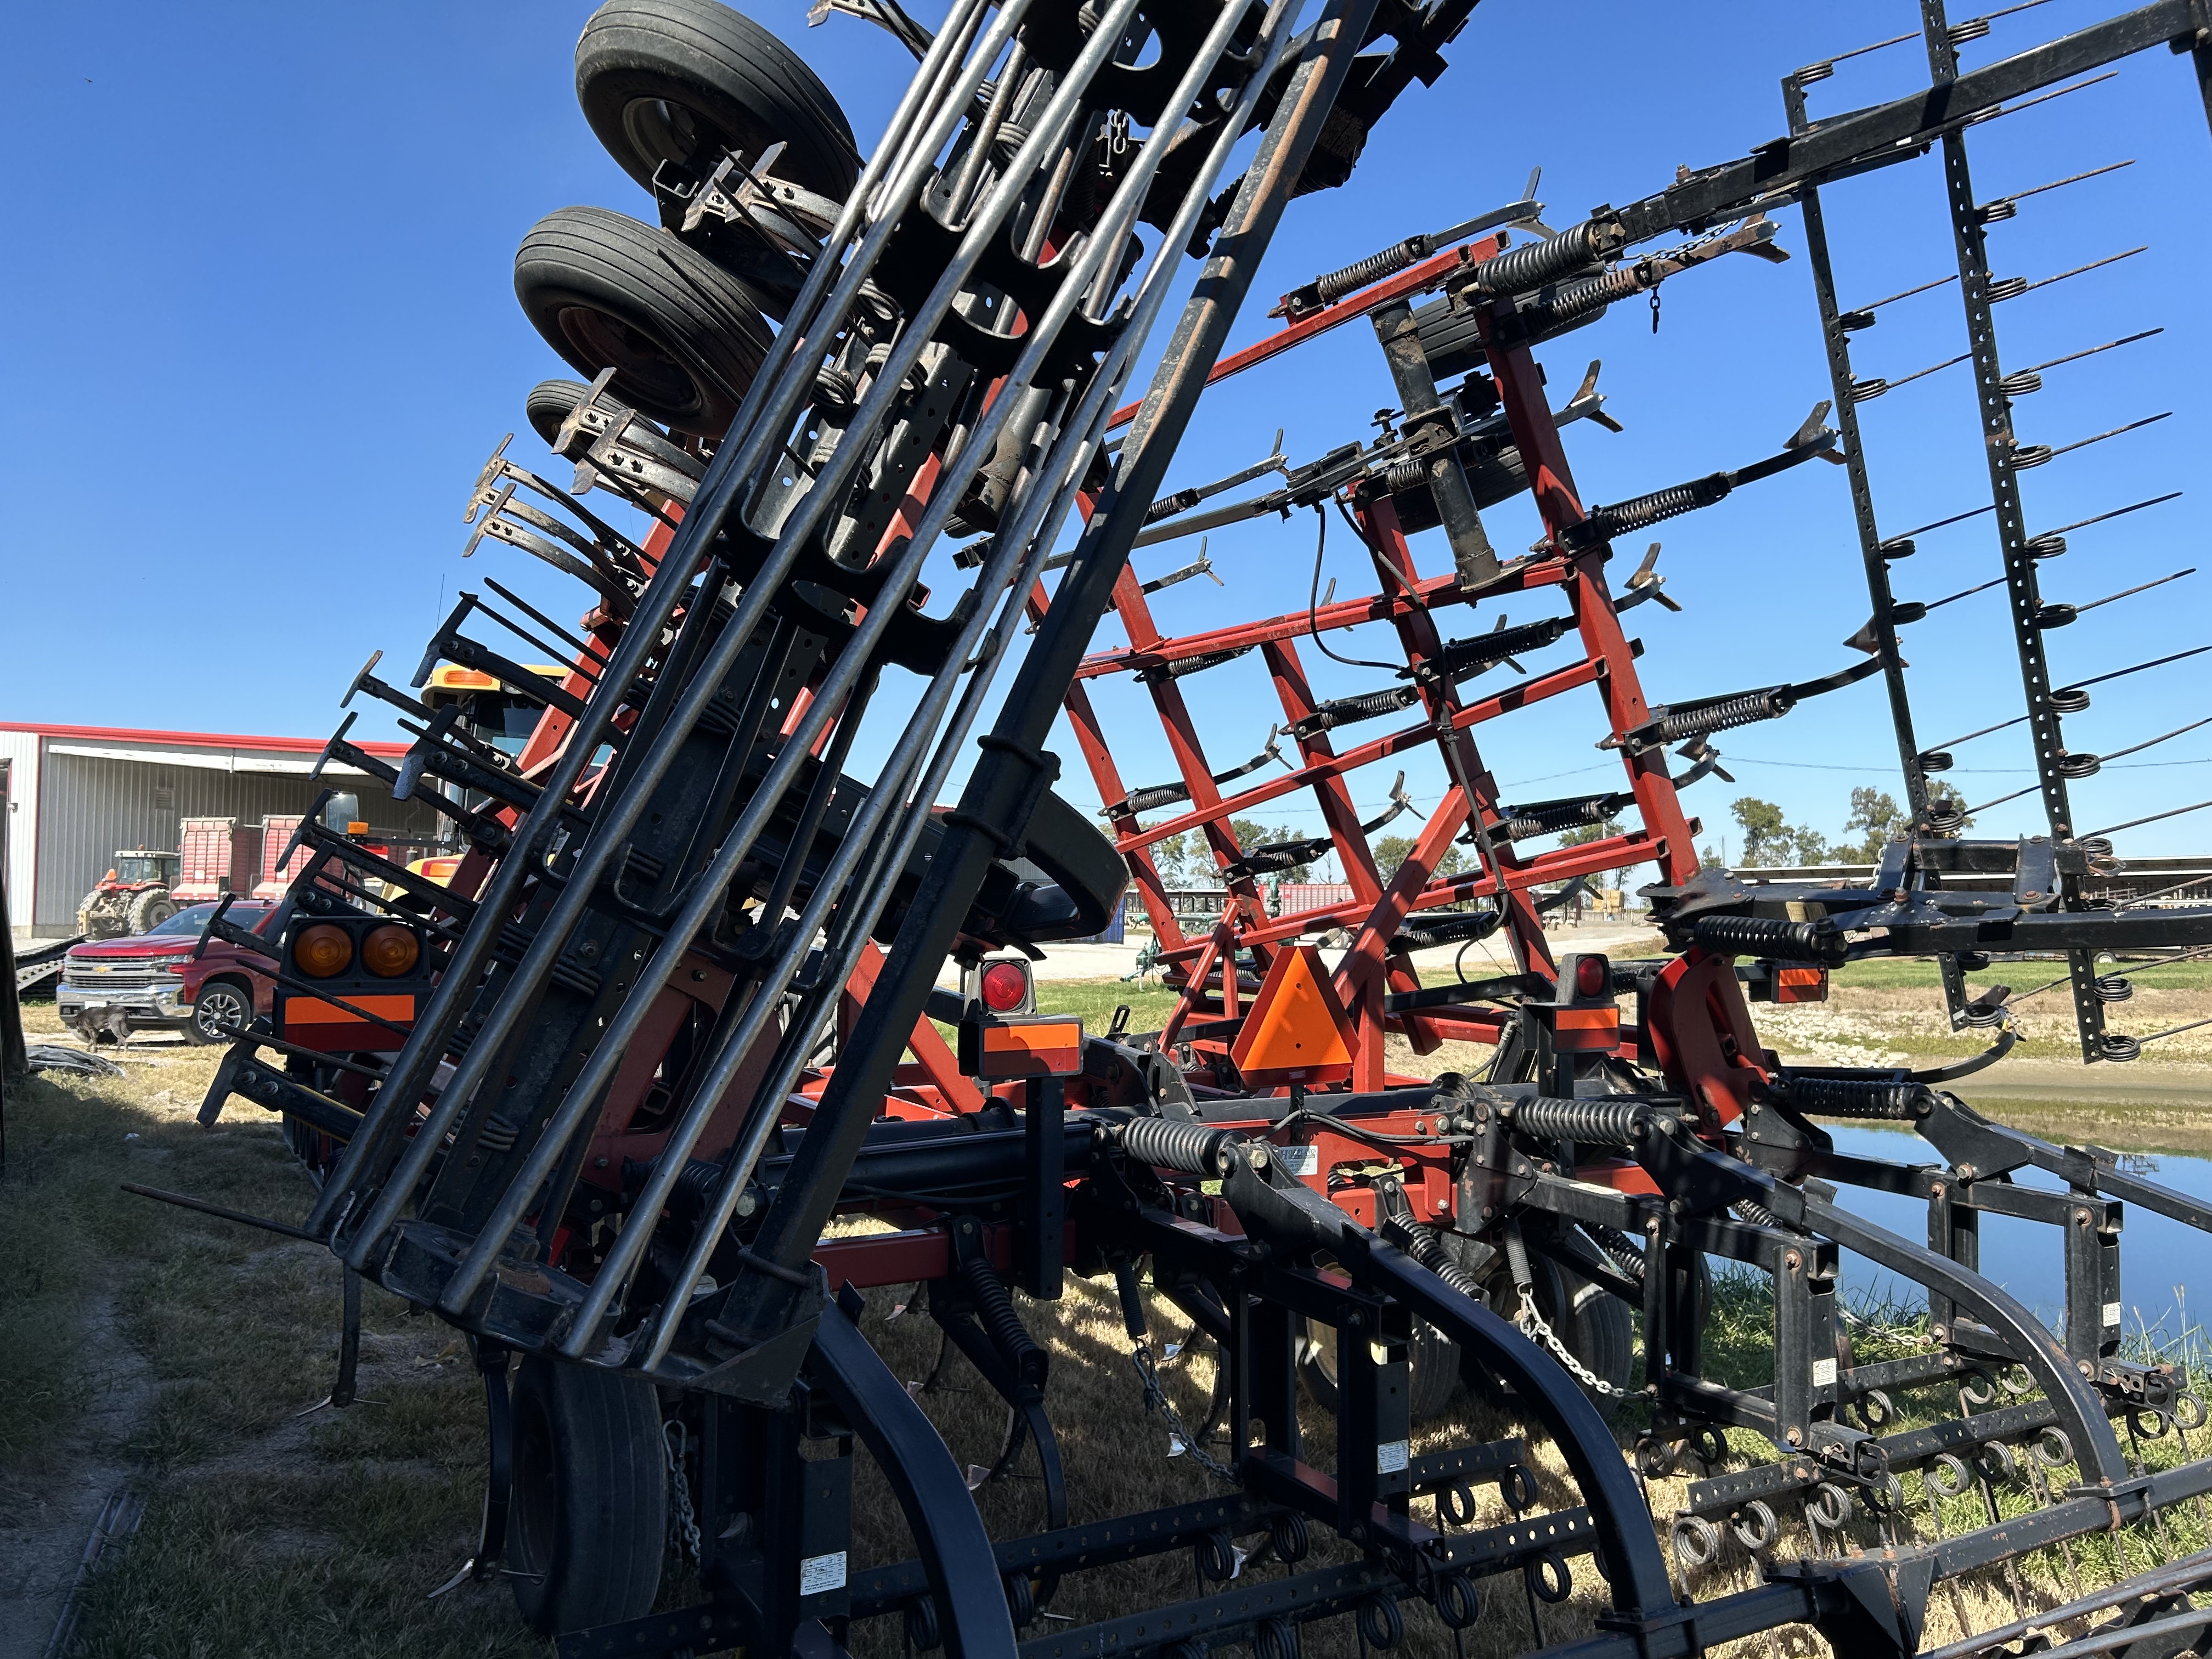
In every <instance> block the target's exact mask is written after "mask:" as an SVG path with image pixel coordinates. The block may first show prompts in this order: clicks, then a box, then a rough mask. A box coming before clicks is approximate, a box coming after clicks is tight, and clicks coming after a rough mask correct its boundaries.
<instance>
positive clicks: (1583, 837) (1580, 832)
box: [1559, 818, 1621, 887]
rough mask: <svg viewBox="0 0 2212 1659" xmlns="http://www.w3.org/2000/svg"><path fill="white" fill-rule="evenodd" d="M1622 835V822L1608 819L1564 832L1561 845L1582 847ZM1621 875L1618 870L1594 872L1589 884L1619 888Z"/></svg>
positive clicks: (1560, 837) (1560, 840)
mask: <svg viewBox="0 0 2212 1659" xmlns="http://www.w3.org/2000/svg"><path fill="white" fill-rule="evenodd" d="M1619 834H1620V821H1619V820H1618V819H1614V818H1607V819H1606V820H1605V822H1604V823H1585V824H1583V825H1581V826H1579V827H1578V828H1576V829H1567V830H1563V831H1562V832H1561V833H1560V836H1559V845H1560V846H1562V847H1581V846H1583V845H1585V844H1587V843H1588V842H1594V841H1605V840H1607V839H1609V838H1610V837H1612V836H1617V835H1619ZM1620 874H1621V872H1620V871H1618V870H1593V871H1592V872H1590V877H1589V884H1590V885H1591V886H1593V887H1618V886H1620Z"/></svg>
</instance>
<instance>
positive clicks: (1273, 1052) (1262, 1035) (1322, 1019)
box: [1229, 945, 1353, 1085]
mask: <svg viewBox="0 0 2212 1659" xmlns="http://www.w3.org/2000/svg"><path fill="white" fill-rule="evenodd" d="M1352 1041H1353V1039H1352V1021H1351V1019H1350V1018H1349V1017H1347V1016H1346V1013H1345V1012H1344V1005H1343V1003H1341V1002H1340V1001H1339V1000H1337V995H1336V987H1335V986H1334V985H1333V984H1331V983H1330V981H1329V977H1328V970H1327V969H1324V968H1323V967H1322V963H1321V952H1320V951H1317V950H1316V949H1315V948H1314V947H1313V946H1312V945H1294V946H1292V947H1291V949H1289V950H1287V951H1281V952H1279V954H1278V955H1277V956H1276V957H1275V960H1274V963H1273V965H1272V966H1270V967H1269V968H1268V969H1267V979H1266V980H1265V981H1263V982H1262V983H1261V987H1260V989H1259V992H1258V994H1256V995H1255V996H1254V997H1253V999H1252V1012H1250V1013H1249V1014H1248V1015H1246V1016H1245V1018H1244V1028H1243V1030H1241V1031H1239V1032H1238V1033H1237V1041H1236V1042H1235V1043H1233V1044H1232V1045H1231V1048H1230V1050H1229V1058H1230V1059H1231V1060H1233V1061H1235V1062H1236V1066H1237V1071H1238V1072H1239V1073H1242V1075H1243V1079H1244V1081H1245V1082H1246V1083H1248V1084H1253V1085H1271V1084H1278V1083H1340V1082H1342V1081H1344V1080H1345V1079H1347V1078H1349V1077H1350V1076H1351V1075H1352Z"/></svg>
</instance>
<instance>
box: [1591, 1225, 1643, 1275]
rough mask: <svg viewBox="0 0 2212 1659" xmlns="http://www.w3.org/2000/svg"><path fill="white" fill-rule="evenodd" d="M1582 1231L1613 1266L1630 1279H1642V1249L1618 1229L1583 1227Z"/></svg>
mask: <svg viewBox="0 0 2212 1659" xmlns="http://www.w3.org/2000/svg"><path fill="white" fill-rule="evenodd" d="M1583 1231H1585V1232H1587V1233H1589V1236H1590V1237H1592V1238H1593V1239H1595V1240H1596V1241H1597V1247H1598V1249H1601V1250H1603V1251H1604V1252H1605V1253H1606V1254H1607V1255H1609V1256H1611V1257H1612V1258H1613V1266H1615V1267H1618V1268H1620V1270H1621V1272H1623V1273H1626V1274H1627V1275H1628V1276H1629V1277H1630V1278H1631V1279H1641V1278H1643V1277H1644V1247H1643V1246H1642V1245H1640V1244H1638V1243H1637V1242H1636V1241H1635V1240H1634V1239H1633V1238H1632V1237H1629V1236H1628V1235H1627V1234H1626V1233H1625V1232H1623V1231H1620V1228H1618V1227H1596V1226H1589V1227H1585V1228H1584V1229H1583Z"/></svg>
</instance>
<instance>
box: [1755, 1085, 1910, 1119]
mask: <svg viewBox="0 0 2212 1659" xmlns="http://www.w3.org/2000/svg"><path fill="white" fill-rule="evenodd" d="M1934 1103H1935V1096H1934V1094H1933V1093H1932V1092H1931V1091H1929V1087H1928V1085H1926V1084H1924V1083H1890V1082H1887V1081H1884V1080H1881V1079H1875V1078H1857V1077H1793V1078H1791V1079H1790V1104H1791V1105H1792V1106H1795V1107H1796V1109H1798V1110H1799V1111H1801V1112H1817V1113H1819V1114H1820V1115H1822V1116H1824V1117H1859V1118H1877V1119H1886V1120H1888V1121H1894V1122H1899V1123H1910V1122H1911V1121H1914V1120H1915V1119H1917V1118H1923V1117H1925V1116H1927V1115H1928V1109H1929V1106H1931V1105H1933V1104H1934Z"/></svg>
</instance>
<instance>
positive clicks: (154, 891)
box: [127, 887, 177, 933]
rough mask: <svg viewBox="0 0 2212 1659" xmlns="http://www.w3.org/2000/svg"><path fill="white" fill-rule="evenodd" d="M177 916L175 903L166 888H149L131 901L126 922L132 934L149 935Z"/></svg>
mask: <svg viewBox="0 0 2212 1659" xmlns="http://www.w3.org/2000/svg"><path fill="white" fill-rule="evenodd" d="M176 914H177V902H176V900H174V899H173V898H171V897H170V896H169V890H168V889H167V888H166V887H149V888H148V889H147V890H145V891H144V892H143V893H141V894H139V895H138V896H137V897H136V898H134V899H132V900H131V909H130V911H129V913H128V917H127V920H128V921H129V923H130V927H131V933H152V932H153V931H154V930H155V928H156V927H160V926H161V924H162V923H163V922H165V921H167V920H168V919H169V918H170V917H171V916H173V915H176Z"/></svg>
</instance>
